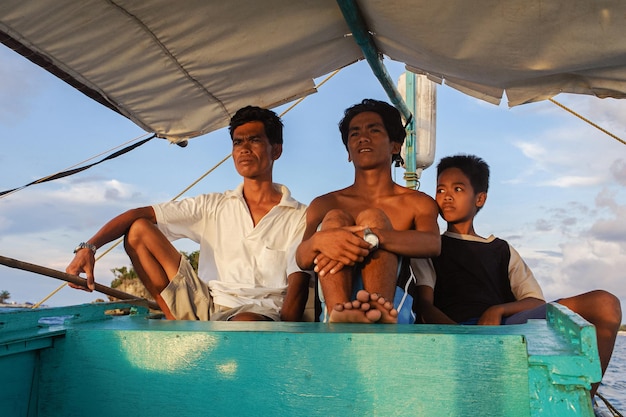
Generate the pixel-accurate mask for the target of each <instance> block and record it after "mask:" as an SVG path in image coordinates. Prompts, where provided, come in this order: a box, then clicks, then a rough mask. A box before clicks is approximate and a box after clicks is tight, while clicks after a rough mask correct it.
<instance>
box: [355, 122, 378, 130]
mask: <svg viewBox="0 0 626 417" xmlns="http://www.w3.org/2000/svg"><path fill="white" fill-rule="evenodd" d="M374 126H379V127H385V124H384V123H382V122H373V123H369V124H367V125H366V126H365V128H366V129H368V128H370V127H374ZM360 128H361V126H350V127H349V128H348V131H351V130H359V129H360Z"/></svg>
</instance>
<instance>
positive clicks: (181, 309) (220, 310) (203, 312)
mask: <svg viewBox="0 0 626 417" xmlns="http://www.w3.org/2000/svg"><path fill="white" fill-rule="evenodd" d="M161 297H163V300H165V302H166V303H167V306H168V307H169V309H170V311H171V312H172V315H174V317H175V318H176V320H212V321H228V320H230V319H232V318H233V316H235V315H237V314H239V313H244V312H250V313H256V314H260V315H263V316H266V317H267V318H268V319H271V320H273V321H280V314H279V312H278V311H276V310H273V309H269V308H265V307H261V306H258V305H256V304H246V305H242V306H238V307H232V308H231V307H225V306H220V305H217V304H215V303H213V298H212V297H211V294H210V293H209V286H208V285H207V284H206V283H205V282H204V281H202V280H201V279H200V278H198V275H197V274H196V271H194V269H193V267H192V266H191V264H190V263H189V261H188V260H187V259H186V258H185V257H184V256H183V257H181V260H180V265H179V266H178V272H177V273H176V276H175V277H174V278H173V279H172V280H171V281H170V283H169V285H168V286H167V287H166V288H165V289H164V290H163V291H161Z"/></svg>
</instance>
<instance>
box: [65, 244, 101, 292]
mask: <svg viewBox="0 0 626 417" xmlns="http://www.w3.org/2000/svg"><path fill="white" fill-rule="evenodd" d="M95 264H96V258H95V256H94V253H93V252H92V251H91V250H90V249H89V248H84V249H80V250H79V251H78V252H76V255H75V256H74V259H72V262H70V264H69V265H68V266H67V268H65V272H67V273H68V274H72V275H79V274H81V273H85V275H86V277H87V288H85V287H82V286H80V285H76V284H72V283H69V286H70V287H72V288H76V289H79V290H84V291H89V292H92V291H93V290H94V289H95V288H96V284H95V279H94V276H93V268H94V265H95Z"/></svg>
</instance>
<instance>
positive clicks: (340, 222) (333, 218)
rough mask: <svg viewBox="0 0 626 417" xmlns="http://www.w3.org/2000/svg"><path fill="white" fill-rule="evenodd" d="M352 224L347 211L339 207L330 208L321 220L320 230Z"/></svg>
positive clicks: (352, 221) (352, 220)
mask: <svg viewBox="0 0 626 417" xmlns="http://www.w3.org/2000/svg"><path fill="white" fill-rule="evenodd" d="M353 225H354V219H353V218H352V216H351V215H350V214H348V212H346V211H344V210H341V209H332V210H330V211H329V212H328V213H326V215H325V216H324V220H322V230H324V229H333V228H336V227H343V226H353Z"/></svg>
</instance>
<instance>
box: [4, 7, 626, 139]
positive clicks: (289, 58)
mask: <svg viewBox="0 0 626 417" xmlns="http://www.w3.org/2000/svg"><path fill="white" fill-rule="evenodd" d="M339 2H341V3H347V4H349V5H350V3H351V2H349V1H344V2H342V1H341V0H339ZM352 6H356V7H355V10H356V13H360V14H361V15H362V17H363V20H364V23H365V26H366V27H365V29H366V30H367V31H369V33H370V34H371V37H372V39H373V42H374V45H375V48H376V53H377V54H380V55H384V56H386V57H389V58H390V59H393V60H396V61H400V62H404V63H406V65H407V68H408V69H409V70H411V71H414V72H417V73H424V74H427V75H428V76H429V77H430V78H431V79H435V80H438V81H445V82H446V83H447V84H449V85H451V86H453V87H455V88H458V89H460V90H462V91H464V92H466V93H468V94H471V95H473V96H476V97H480V98H482V99H484V100H487V101H489V102H493V103H498V102H499V101H500V99H501V97H502V95H503V92H506V95H507V97H508V100H509V105H511V106H514V105H518V104H523V103H527V102H532V101H537V100H543V99H547V98H549V97H552V96H554V95H556V94H558V93H561V92H568V93H581V94H592V95H596V96H598V97H616V98H623V97H624V96H625V95H626V22H625V20H626V2H623V1H620V0H596V1H591V0H551V1H545V0H526V1H515V0H508V1H507V0H504V1H502V0H472V1H464V0H461V1H451V0H450V1H445V0H444V1H422V0H363V1H359V2H358V3H355V4H354V5H352ZM359 10H360V12H359ZM0 41H1V42H3V43H4V44H6V45H8V46H9V47H11V48H13V49H15V50H16V51H18V52H19V53H21V54H23V55H25V56H26V57H28V58H29V59H31V60H32V61H34V62H36V63H37V64H38V65H41V66H42V67H44V68H46V69H48V70H49V71H50V72H52V73H53V74H55V75H57V76H58V77H60V78H62V79H64V80H65V81H67V82H68V83H70V84H72V85H73V86H74V87H76V88H78V89H80V90H81V91H83V92H84V93H85V94H88V95H89V96H90V97H92V98H94V99H95V100H98V101H99V102H101V103H102V104H104V105H107V106H109V107H110V108H112V109H114V110H115V111H118V112H119V113H121V114H123V115H125V116H126V117H128V118H130V119H131V120H132V121H133V122H135V123H136V124H137V125H139V126H141V127H142V128H143V129H145V130H146V131H149V132H154V133H156V134H157V135H159V136H161V137H167V138H168V139H170V140H172V141H180V140H184V139H187V138H190V137H194V136H198V135H201V134H205V133H208V132H210V131H212V130H215V129H218V128H221V127H223V126H225V125H226V124H227V123H228V120H229V118H230V116H231V115H232V114H233V113H234V111H236V110H237V109H238V108H240V107H242V106H244V105H248V104H253V105H259V106H264V107H270V108H271V107H275V106H277V105H279V104H282V103H285V102H288V101H290V100H293V99H295V98H298V97H302V96H305V95H307V94H310V93H312V92H314V91H315V88H314V83H313V79H314V78H316V77H320V76H322V75H324V74H327V73H329V72H331V71H333V70H335V69H338V68H342V67H344V66H346V65H350V64H351V63H354V62H355V61H357V60H360V59H363V57H364V55H363V52H362V50H361V49H360V48H359V46H358V45H357V43H356V42H355V38H354V37H353V36H351V30H350V29H349V26H348V24H347V23H346V22H345V20H344V16H343V14H342V11H341V9H340V7H339V6H338V4H337V2H336V1H334V0H297V1H293V0H261V1H248V0H229V1H223V0H213V1H209V0H181V1H171V0H144V1H137V0H115V1H111V0H81V1H76V0H3V1H2V2H0Z"/></svg>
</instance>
